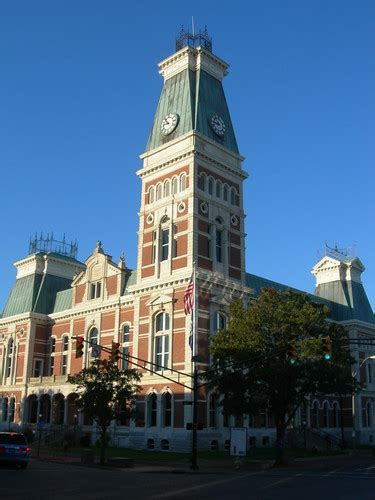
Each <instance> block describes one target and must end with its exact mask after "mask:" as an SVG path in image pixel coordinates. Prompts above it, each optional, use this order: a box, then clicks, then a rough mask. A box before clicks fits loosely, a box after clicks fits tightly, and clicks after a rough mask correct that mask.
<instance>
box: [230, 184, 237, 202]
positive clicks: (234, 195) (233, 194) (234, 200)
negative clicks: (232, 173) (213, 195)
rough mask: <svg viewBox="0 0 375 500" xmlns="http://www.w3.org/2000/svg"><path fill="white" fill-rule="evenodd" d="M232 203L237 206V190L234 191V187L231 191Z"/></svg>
mask: <svg viewBox="0 0 375 500" xmlns="http://www.w3.org/2000/svg"><path fill="white" fill-rule="evenodd" d="M230 202H231V204H232V205H235V203H236V190H235V189H234V187H232V188H231V190H230Z"/></svg>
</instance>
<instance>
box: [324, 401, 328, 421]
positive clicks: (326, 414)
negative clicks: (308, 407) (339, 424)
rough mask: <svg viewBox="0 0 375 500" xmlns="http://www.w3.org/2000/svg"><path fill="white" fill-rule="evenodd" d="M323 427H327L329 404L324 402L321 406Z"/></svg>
mask: <svg viewBox="0 0 375 500" xmlns="http://www.w3.org/2000/svg"><path fill="white" fill-rule="evenodd" d="M323 427H329V404H328V401H324V404H323Z"/></svg>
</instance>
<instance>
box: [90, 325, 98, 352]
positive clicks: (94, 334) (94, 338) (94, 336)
mask: <svg viewBox="0 0 375 500" xmlns="http://www.w3.org/2000/svg"><path fill="white" fill-rule="evenodd" d="M98 337H99V332H98V329H97V328H95V327H93V328H91V330H90V332H89V335H88V341H89V348H88V357H89V359H91V358H94V355H93V354H94V353H93V349H92V348H93V346H96V345H97V344H98Z"/></svg>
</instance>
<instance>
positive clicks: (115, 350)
mask: <svg viewBox="0 0 375 500" xmlns="http://www.w3.org/2000/svg"><path fill="white" fill-rule="evenodd" d="M119 359H120V344H119V343H118V342H113V341H112V348H111V360H112V361H113V362H114V363H117V361H118V360H119Z"/></svg>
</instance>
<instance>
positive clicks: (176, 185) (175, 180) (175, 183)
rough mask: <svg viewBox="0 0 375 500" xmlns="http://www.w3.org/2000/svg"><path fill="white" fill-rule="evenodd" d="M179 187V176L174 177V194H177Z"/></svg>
mask: <svg viewBox="0 0 375 500" xmlns="http://www.w3.org/2000/svg"><path fill="white" fill-rule="evenodd" d="M177 189H178V180H177V177H173V179H172V194H176V193H177Z"/></svg>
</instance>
